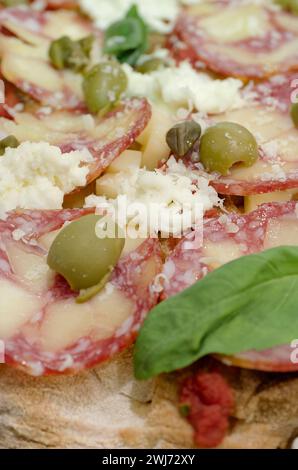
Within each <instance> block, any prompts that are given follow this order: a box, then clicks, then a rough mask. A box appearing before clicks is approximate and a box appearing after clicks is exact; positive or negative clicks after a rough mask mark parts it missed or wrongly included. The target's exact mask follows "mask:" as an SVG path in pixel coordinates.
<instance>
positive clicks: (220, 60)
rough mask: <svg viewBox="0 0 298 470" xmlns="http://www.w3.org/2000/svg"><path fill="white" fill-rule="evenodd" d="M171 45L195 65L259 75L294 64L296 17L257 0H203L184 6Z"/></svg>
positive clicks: (234, 73) (297, 46)
mask: <svg viewBox="0 0 298 470" xmlns="http://www.w3.org/2000/svg"><path fill="white" fill-rule="evenodd" d="M169 47H170V49H171V51H172V53H173V55H174V56H175V57H176V59H178V60H185V59H188V60H190V61H191V62H192V63H193V65H194V66H196V67H199V68H200V67H201V66H202V63H204V64H205V65H206V66H207V68H209V69H210V70H212V71H215V72H217V73H220V74H222V75H226V76H235V77H239V78H242V79H247V78H258V79H261V78H262V79H263V78H266V77H268V76H271V75H274V74H276V73H280V72H288V71H290V70H297V63H298V60H297V59H298V53H297V50H298V18H297V17H294V16H292V15H290V14H288V13H286V12H283V11H280V10H278V9H276V8H273V7H272V6H271V7H270V5H264V4H263V5H262V4H260V3H259V4H257V3H256V2H254V3H253V4H248V3H247V2H236V3H235V2H234V1H233V0H229V1H222V0H213V1H211V2H209V1H208V2H207V1H204V2H200V4H199V5H195V6H193V7H190V8H189V9H188V10H186V12H183V14H182V15H181V16H180V18H179V19H178V21H177V24H176V28H175V30H174V32H173V35H172V37H170V40H169Z"/></svg>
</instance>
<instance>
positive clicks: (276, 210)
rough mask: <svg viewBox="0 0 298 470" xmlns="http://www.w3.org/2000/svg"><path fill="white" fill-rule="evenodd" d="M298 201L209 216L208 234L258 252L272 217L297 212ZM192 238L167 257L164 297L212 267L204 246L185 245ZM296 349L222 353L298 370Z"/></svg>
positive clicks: (257, 365)
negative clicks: (234, 228)
mask: <svg viewBox="0 0 298 470" xmlns="http://www.w3.org/2000/svg"><path fill="white" fill-rule="evenodd" d="M296 204H297V203H296V201H291V202H287V203H281V204H280V203H270V204H264V205H262V206H260V207H259V208H258V209H257V210H255V211H254V212H251V213H250V214H247V215H239V214H236V213H230V214H228V215H227V216H226V217H227V219H226V220H225V221H223V220H222V219H221V218H220V217H211V218H209V219H206V220H205V223H204V238H205V240H208V241H211V242H213V243H217V244H218V245H220V243H221V241H224V240H229V239H232V240H234V241H235V242H236V243H237V244H238V246H240V247H241V251H242V253H243V255H249V254H253V253H258V252H260V251H262V250H263V247H264V240H265V235H266V231H267V226H268V223H269V222H270V220H271V219H273V218H279V217H282V216H285V215H291V214H295V210H296ZM230 223H232V224H236V225H237V227H238V228H239V230H238V232H236V233H231V232H229V229H228V225H229V224H230ZM297 224H298V219H297ZM192 239H193V235H192V234H189V235H188V236H187V237H185V238H184V239H183V240H181V241H180V242H179V244H178V245H177V247H176V248H175V250H174V251H173V253H172V254H171V255H170V256H169V258H168V259H167V260H166V263H165V265H164V269H163V274H164V275H165V278H166V279H167V280H166V282H165V288H164V291H163V293H162V299H166V298H169V297H171V296H174V295H176V294H178V293H179V292H181V291H183V290H185V289H186V288H188V287H190V286H191V285H192V284H194V283H195V282H196V281H197V280H200V279H202V278H203V277H204V276H205V275H206V274H208V273H209V272H210V271H211V268H210V266H208V264H206V263H207V261H206V259H204V253H203V250H202V248H193V249H185V243H186V242H187V243H191V240H192ZM292 352H293V349H292V348H291V347H290V345H283V346H279V347H277V348H272V349H270V350H265V351H261V352H258V351H248V352H246V353H243V354H239V355H237V356H236V357H233V358H231V357H225V356H220V359H221V360H223V362H225V363H227V364H229V365H231V364H233V365H238V366H240V367H244V368H249V369H254V370H263V371H276V372H291V371H297V370H298V364H297V363H296V364H295V363H293V362H291V361H290V357H291V353H292ZM217 357H219V356H217Z"/></svg>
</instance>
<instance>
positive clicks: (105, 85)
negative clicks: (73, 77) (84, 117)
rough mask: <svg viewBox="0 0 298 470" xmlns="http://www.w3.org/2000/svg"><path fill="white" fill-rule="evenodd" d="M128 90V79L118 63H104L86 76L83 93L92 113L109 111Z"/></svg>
mask: <svg viewBox="0 0 298 470" xmlns="http://www.w3.org/2000/svg"><path fill="white" fill-rule="evenodd" d="M126 88H127V77H126V74H125V72H124V71H123V69H122V67H121V66H120V65H119V64H117V63H116V62H112V61H107V62H102V63H100V64H98V65H96V66H95V67H93V68H92V69H91V70H90V71H89V72H87V74H86V75H85V78H84V81H83V92H84V96H85V101H86V104H87V106H88V109H89V111H90V112H91V113H98V112H99V111H103V110H104V111H108V110H109V109H111V108H112V106H113V105H114V104H115V103H116V102H117V101H118V100H119V99H120V98H121V96H122V95H123V93H124V92H125V90H126Z"/></svg>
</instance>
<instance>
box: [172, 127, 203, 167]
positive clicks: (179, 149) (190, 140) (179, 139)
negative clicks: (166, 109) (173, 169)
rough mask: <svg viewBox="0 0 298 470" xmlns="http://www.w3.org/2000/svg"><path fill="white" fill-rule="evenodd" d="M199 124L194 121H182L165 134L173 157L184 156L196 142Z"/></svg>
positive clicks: (199, 132)
mask: <svg viewBox="0 0 298 470" xmlns="http://www.w3.org/2000/svg"><path fill="white" fill-rule="evenodd" d="M201 132H202V130H201V126H200V124H198V123H196V122H195V121H184V122H180V123H179V124H176V125H175V126H174V127H172V129H170V130H169V132H168V133H167V136H166V140H167V144H168V146H169V147H170V149H171V151H172V152H173V154H174V155H175V157H178V158H181V157H184V156H185V155H186V154H187V153H188V152H189V151H190V150H191V149H192V148H193V147H194V145H195V144H196V142H198V140H199V138H200V136H201Z"/></svg>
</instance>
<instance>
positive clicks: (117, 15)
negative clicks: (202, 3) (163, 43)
mask: <svg viewBox="0 0 298 470" xmlns="http://www.w3.org/2000/svg"><path fill="white" fill-rule="evenodd" d="M196 1H198V0H191V1H190V0H181V1H179V0H162V1H159V0H150V1H148V0H79V3H80V5H81V7H82V9H83V11H85V12H86V13H87V14H88V15H89V16H90V17H91V18H93V19H94V22H95V24H96V25H97V26H98V27H99V28H101V29H106V28H107V27H108V26H109V25H110V24H111V23H114V22H115V21H118V20H120V19H121V18H123V16H124V15H125V14H126V13H127V11H128V9H129V8H130V7H131V6H132V5H137V7H138V8H139V11H140V13H141V15H142V16H143V18H144V19H145V21H146V22H147V23H148V24H149V26H150V27H151V28H152V29H153V30H154V31H158V32H160V33H168V32H169V31H171V29H172V27H173V25H174V23H175V20H176V18H177V15H178V13H179V7H180V4H190V3H191V4H193V3H196Z"/></svg>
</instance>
